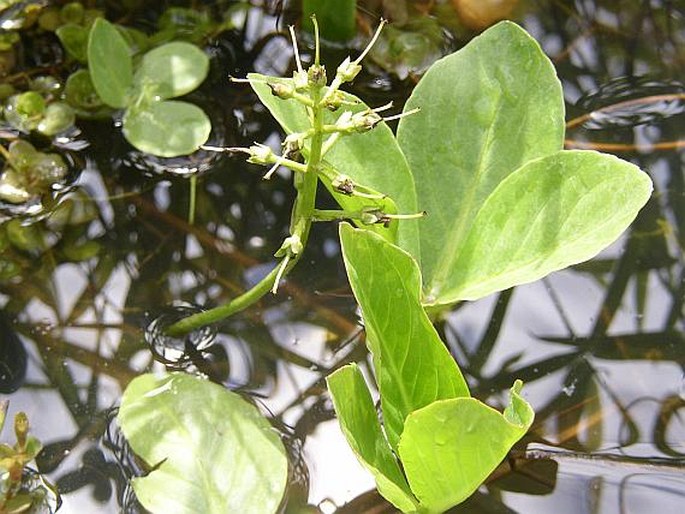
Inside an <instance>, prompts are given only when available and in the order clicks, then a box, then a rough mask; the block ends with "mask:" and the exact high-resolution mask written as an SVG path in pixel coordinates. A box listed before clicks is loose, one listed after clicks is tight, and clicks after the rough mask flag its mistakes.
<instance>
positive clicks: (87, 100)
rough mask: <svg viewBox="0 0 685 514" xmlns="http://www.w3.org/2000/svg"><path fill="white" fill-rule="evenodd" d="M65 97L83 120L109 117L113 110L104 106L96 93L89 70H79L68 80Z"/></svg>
mask: <svg viewBox="0 0 685 514" xmlns="http://www.w3.org/2000/svg"><path fill="white" fill-rule="evenodd" d="M64 97H65V100H66V101H67V103H68V104H69V105H71V106H72V107H73V108H74V110H75V111H76V113H77V114H78V115H79V116H80V117H82V118H88V119H91V118H101V117H105V116H108V115H109V114H110V113H111V112H112V109H111V107H108V106H107V105H105V104H104V102H103V101H102V99H101V98H100V96H99V95H98V94H97V91H95V86H93V81H92V79H91V78H90V73H89V72H88V70H78V71H76V72H74V73H72V74H71V75H69V78H68V79H67V83H66V85H65V86H64Z"/></svg>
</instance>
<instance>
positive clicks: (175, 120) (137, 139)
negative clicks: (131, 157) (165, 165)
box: [124, 100, 212, 157]
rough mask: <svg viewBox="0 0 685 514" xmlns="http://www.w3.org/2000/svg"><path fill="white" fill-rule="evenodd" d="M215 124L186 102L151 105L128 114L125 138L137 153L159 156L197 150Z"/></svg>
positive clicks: (125, 123)
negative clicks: (138, 151)
mask: <svg viewBox="0 0 685 514" xmlns="http://www.w3.org/2000/svg"><path fill="white" fill-rule="evenodd" d="M211 130H212V124H211V122H210V121H209V118H207V115H206V114H205V113H204V111H203V110H202V109H200V108H199V107H197V106H196V105H193V104H189V103H187V102H179V101H175V100H169V101H166V102H152V103H150V104H149V106H148V108H147V109H144V110H142V109H141V110H136V111H128V112H127V113H126V116H124V136H125V137H126V139H127V140H128V142H129V143H131V144H132V145H133V146H135V147H136V148H137V149H138V150H140V151H142V152H146V153H150V154H153V155H158V156H160V157H177V156H179V155H187V154H190V153H193V152H194V151H196V150H197V149H198V148H199V147H200V145H201V144H203V143H205V142H206V141H207V138H208V137H209V133H210V132H211Z"/></svg>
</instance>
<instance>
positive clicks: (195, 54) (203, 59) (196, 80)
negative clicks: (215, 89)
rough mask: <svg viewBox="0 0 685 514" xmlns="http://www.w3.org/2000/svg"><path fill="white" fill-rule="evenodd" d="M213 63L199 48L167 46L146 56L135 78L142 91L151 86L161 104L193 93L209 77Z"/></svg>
mask: <svg viewBox="0 0 685 514" xmlns="http://www.w3.org/2000/svg"><path fill="white" fill-rule="evenodd" d="M208 71H209V59H208V58H207V55H205V53H204V52H203V51H202V50H200V49H199V48H198V47H197V46H195V45H191V44H190V43H184V42H180V41H177V42H173V43H167V44H165V45H162V46H160V47H157V48H155V49H153V50H150V51H149V52H147V53H146V54H145V55H144V56H143V60H142V62H141V65H140V67H139V68H138V70H137V71H136V74H135V82H136V83H137V84H138V86H139V87H146V86H147V85H148V84H151V85H152V87H153V88H154V92H153V95H154V96H155V97H159V99H161V100H165V99H167V98H174V97H177V96H181V95H185V94H186V93H190V92H191V91H192V90H194V89H195V88H197V87H198V86H199V85H200V84H201V83H202V81H203V80H204V79H205V77H207V72H208Z"/></svg>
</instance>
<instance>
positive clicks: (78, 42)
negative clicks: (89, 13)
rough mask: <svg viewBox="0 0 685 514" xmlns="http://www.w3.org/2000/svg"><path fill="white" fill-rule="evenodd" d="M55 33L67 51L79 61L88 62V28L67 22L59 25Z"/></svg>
mask: <svg viewBox="0 0 685 514" xmlns="http://www.w3.org/2000/svg"><path fill="white" fill-rule="evenodd" d="M55 34H57V37H58V38H59V41H60V43H62V46H63V47H64V49H65V50H66V51H67V53H68V54H69V55H70V56H71V57H73V58H74V59H76V60H77V61H78V62H80V63H86V62H88V29H87V28H85V27H82V26H81V25H74V24H73V23H68V24H66V25H62V26H61V27H59V28H58V29H57V30H56V31H55Z"/></svg>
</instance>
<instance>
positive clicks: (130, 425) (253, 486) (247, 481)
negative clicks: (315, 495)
mask: <svg viewBox="0 0 685 514" xmlns="http://www.w3.org/2000/svg"><path fill="white" fill-rule="evenodd" d="M118 420H119V424H120V426H121V429H122V431H123V433H124V435H125V436H126V439H127V440H128V442H129V444H130V445H131V448H132V449H133V451H134V452H135V453H136V454H137V455H138V456H139V457H140V458H142V459H143V460H144V461H145V462H146V463H147V464H148V465H149V466H151V467H154V466H157V467H156V468H155V469H154V470H153V471H152V472H150V473H149V474H148V475H147V476H144V477H140V478H135V479H133V489H134V491H135V493H136V496H137V497H138V500H139V501H140V502H141V504H142V505H143V506H144V507H145V508H146V509H147V510H149V511H151V512H153V513H154V514H161V513H164V514H167V513H170V512H173V513H176V514H185V513H187V514H191V513H192V514H194V513H197V512H203V513H206V514H219V513H221V514H224V513H226V512H242V513H246V514H264V513H269V512H277V510H278V506H279V504H280V502H281V498H282V496H283V492H284V490H285V486H286V482H287V476H288V460H287V457H286V453H285V448H284V447H283V444H282V443H281V440H280V439H279V437H278V434H277V433H276V431H275V430H274V429H273V427H272V426H271V425H270V424H269V423H268V421H267V420H266V419H265V418H264V417H263V416H262V415H261V414H260V413H259V411H258V410H257V409H256V408H255V407H254V406H253V405H251V404H249V403H247V402H246V401H245V400H243V399H242V398H241V397H240V396H238V395H237V394H234V393H232V392H230V391H228V390H226V389H224V388H223V387H221V386H218V385H216V384H213V383H211V382H209V381H206V380H202V379H199V378H196V377H192V376H190V375H186V374H182V373H175V374H171V375H168V376H166V377H163V378H157V377H155V376H154V375H150V374H148V375H142V376H140V377H138V378H136V379H134V380H133V381H132V382H131V383H130V384H129V385H128V387H127V388H126V391H125V392H124V395H123V397H122V400H121V407H120V409H119V414H118Z"/></svg>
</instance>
